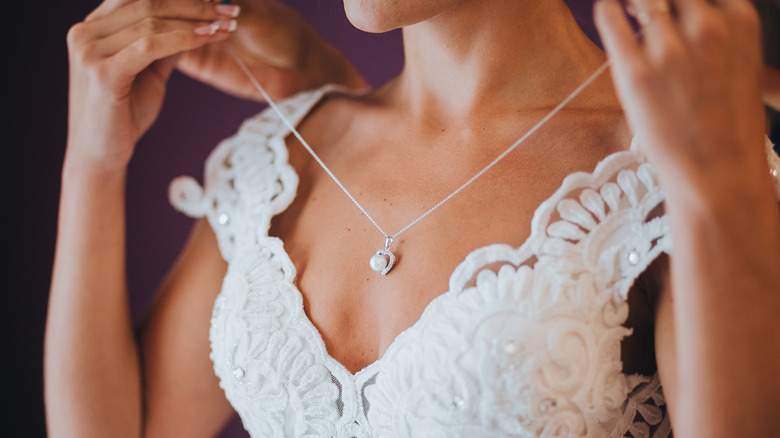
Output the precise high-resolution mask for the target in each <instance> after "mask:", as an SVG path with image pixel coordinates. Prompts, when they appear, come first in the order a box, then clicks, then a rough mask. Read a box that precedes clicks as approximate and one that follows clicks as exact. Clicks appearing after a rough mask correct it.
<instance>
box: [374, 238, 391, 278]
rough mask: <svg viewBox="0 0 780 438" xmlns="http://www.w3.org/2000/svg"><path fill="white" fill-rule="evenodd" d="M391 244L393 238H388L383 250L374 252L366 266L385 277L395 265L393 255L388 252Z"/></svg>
mask: <svg viewBox="0 0 780 438" xmlns="http://www.w3.org/2000/svg"><path fill="white" fill-rule="evenodd" d="M392 244H393V238H392V237H390V236H388V237H387V239H385V249H380V250H379V251H377V252H376V254H374V255H373V256H371V259H369V261H368V265H369V266H371V269H373V270H374V271H376V272H381V273H382V275H387V273H388V272H390V270H391V269H393V265H395V254H393V253H392V252H390V245H392Z"/></svg>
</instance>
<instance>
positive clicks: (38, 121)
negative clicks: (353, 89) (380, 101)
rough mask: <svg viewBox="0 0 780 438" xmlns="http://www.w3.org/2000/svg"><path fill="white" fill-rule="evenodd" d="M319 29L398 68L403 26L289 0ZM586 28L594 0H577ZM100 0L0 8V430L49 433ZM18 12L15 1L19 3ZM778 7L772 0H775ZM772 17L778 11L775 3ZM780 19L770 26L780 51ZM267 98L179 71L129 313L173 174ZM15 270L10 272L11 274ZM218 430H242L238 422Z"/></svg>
mask: <svg viewBox="0 0 780 438" xmlns="http://www.w3.org/2000/svg"><path fill="white" fill-rule="evenodd" d="M287 3H288V4H290V5H292V6H294V7H295V8H297V9H298V10H300V11H301V12H302V13H303V15H305V16H306V17H307V18H308V19H309V20H310V22H311V23H312V24H313V25H314V26H315V28H317V29H318V30H319V31H320V32H321V33H322V35H323V36H324V37H325V38H326V39H328V40H329V41H331V42H332V43H333V44H334V45H336V46H338V47H340V48H341V49H342V50H343V51H344V52H345V53H346V54H347V56H348V57H349V58H350V59H351V60H352V61H353V62H354V63H355V65H357V67H358V68H359V70H360V71H361V72H362V73H363V74H364V76H365V77H366V78H367V79H368V80H369V81H370V82H371V84H372V85H375V86H376V85H379V84H382V83H383V82H385V81H386V80H388V79H389V78H391V77H392V76H394V75H395V74H396V73H397V72H398V71H400V69H401V66H402V63H403V57H402V53H401V44H400V33H399V32H397V31H395V32H391V33H389V34H384V35H370V34H365V33H363V32H360V31H357V30H355V29H354V28H352V27H351V25H350V24H349V23H348V22H347V20H346V18H345V17H344V12H343V7H342V5H341V1H340V0H330V1H314V0H287ZM571 3H573V4H574V8H575V10H576V15H577V16H578V18H580V21H581V23H584V25H583V26H584V27H585V28H586V31H588V33H589V34H591V35H593V31H592V23H591V21H590V8H591V0H583V1H577V0H573V1H572V2H571ZM97 4H98V2H97V1H86V0H75V1H70V2H59V1H58V2H52V4H48V5H45V4H41V3H31V2H29V3H24V2H14V3H11V4H9V5H8V6H6V10H5V12H4V13H3V15H4V18H5V19H4V22H5V23H6V26H4V28H3V32H4V37H5V38H4V41H5V44H4V46H3V48H4V50H3V55H4V62H3V67H4V68H3V70H4V72H5V73H4V75H3V77H5V78H6V79H5V80H4V81H3V82H4V87H3V101H4V104H5V105H4V106H5V108H6V110H7V111H8V113H6V115H5V116H3V118H2V120H3V128H4V129H3V131H2V132H3V137H2V138H3V140H2V141H3V159H2V160H0V163H1V164H2V178H3V184H2V186H0V187H5V192H4V195H5V196H4V202H3V203H2V205H3V210H2V211H3V215H2V217H3V218H4V221H3V222H4V223H5V224H6V225H5V226H3V240H2V249H3V259H2V265H0V266H2V269H3V277H4V279H6V281H4V282H3V285H4V287H3V289H2V291H3V292H2V293H3V295H4V297H5V298H6V302H7V304H6V306H5V308H4V310H5V313H6V316H5V317H3V318H2V321H3V328H2V333H3V350H2V351H3V360H2V363H3V374H2V376H3V380H4V382H3V383H4V385H3V389H2V390H1V391H0V392H2V394H3V398H4V399H5V400H4V403H3V405H4V406H5V408H4V418H5V419H6V420H5V421H4V424H3V425H2V426H0V434H2V435H4V436H24V437H38V436H41V437H42V436H45V426H44V414H43V397H42V391H43V389H42V378H41V375H42V356H43V354H42V351H43V348H42V345H43V328H44V322H45V314H46V300H47V295H48V288H49V281H50V272H51V265H52V259H53V251H54V240H55V233H56V215H57V202H58V195H59V177H60V167H61V165H62V157H63V154H64V147H65V138H66V117H67V53H66V47H65V34H66V32H67V29H68V28H69V27H70V26H71V25H72V24H73V23H76V22H77V21H80V20H82V19H83V17H84V16H86V14H87V13H88V12H89V11H90V10H92V9H94V7H96V6H97ZM21 7H23V8H24V9H22V10H14V9H13V8H21ZM772 7H773V8H774V6H772ZM771 12H772V14H774V17H775V18H774V20H775V21H774V23H777V15H778V13H777V10H776V9H773V10H772V11H771ZM776 26H777V24H774V27H773V28H772V33H773V36H771V37H769V39H768V41H773V44H774V46H773V47H774V48H772V49H771V50H772V52H771V55H770V58H774V59H775V62H776V61H777V58H780V54H779V53H778V52H777V42H778V40H780V38H778V36H777V27H776ZM261 108H262V106H261V105H260V104H258V103H254V102H246V101H241V100H236V99H233V98H230V97H228V96H225V95H224V94H221V93H220V92H217V91H214V90H212V89H209V88H208V87H205V86H203V85H201V84H199V83H196V82H194V81H192V80H190V79H188V78H186V77H184V76H183V75H180V74H177V73H175V74H174V77H173V78H172V79H171V82H170V85H169V88H168V96H167V98H166V102H165V105H164V108H163V111H162V114H161V115H160V118H159V120H158V123H157V124H156V125H155V126H154V127H153V128H152V129H151V130H150V131H149V133H147V135H146V136H145V137H144V138H143V139H142V141H141V144H140V145H139V147H138V152H137V153H136V155H135V157H134V158H133V161H132V163H131V166H130V176H129V182H128V187H129V188H128V274H129V282H130V284H129V286H130V291H131V301H132V309H133V315H134V318H135V319H136V320H137V319H138V318H139V317H140V315H142V314H143V312H144V309H145V308H146V306H147V305H148V303H149V301H150V299H151V297H152V295H153V293H154V291H155V290H156V288H157V285H158V284H159V282H160V280H161V278H162V276H163V275H164V274H165V272H166V271H167V269H168V267H169V266H170V265H171V263H172V261H173V259H174V258H175V256H176V255H177V253H178V251H179V250H180V248H181V246H182V244H183V242H184V240H185V238H186V236H187V234H188V232H189V229H190V227H191V224H192V221H191V220H190V219H188V218H186V217H184V216H183V215H181V214H179V213H177V212H175V211H174V210H173V209H172V208H171V207H170V206H169V204H168V201H167V187H168V183H169V182H170V180H171V179H172V178H174V177H176V176H179V175H193V176H196V177H198V178H200V176H201V174H202V169H203V161H204V159H205V158H206V156H207V154H208V153H209V151H210V150H211V149H212V148H213V147H214V146H215V145H216V143H217V142H218V141H219V140H220V139H222V138H224V137H226V136H228V135H230V134H231V133H233V132H234V131H235V129H236V128H237V127H238V126H239V123H240V122H241V121H242V120H243V119H244V118H246V117H247V116H250V115H252V114H254V113H256V112H257V111H259V110H260V109H261ZM8 278H10V281H8V280H7V279H8ZM221 436H223V437H241V436H246V433H245V432H243V429H242V428H241V426H240V423H238V422H236V421H234V422H232V423H231V424H230V425H229V426H228V428H227V429H226V430H225V432H224V433H223V435H221Z"/></svg>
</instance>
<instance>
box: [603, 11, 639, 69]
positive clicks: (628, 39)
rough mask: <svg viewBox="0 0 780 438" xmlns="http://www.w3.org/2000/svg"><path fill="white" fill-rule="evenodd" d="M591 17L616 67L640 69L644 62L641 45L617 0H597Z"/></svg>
mask: <svg viewBox="0 0 780 438" xmlns="http://www.w3.org/2000/svg"><path fill="white" fill-rule="evenodd" d="M593 14H594V15H593V18H594V20H595V24H596V29H597V30H598V32H599V36H600V37H601V41H602V42H603V43H604V49H605V50H606V51H607V54H608V55H609V58H610V60H611V62H612V64H613V66H616V67H618V68H621V69H624V68H626V67H630V68H631V69H632V70H634V69H642V68H643V66H644V63H645V60H644V57H643V55H642V47H641V45H640V43H639V41H637V39H636V36H635V35H634V30H633V29H632V28H631V25H630V24H629V22H628V19H627V18H626V15H625V13H624V11H623V7H622V6H621V5H620V3H618V2H617V0H598V1H597V2H596V3H595V5H594V9H593Z"/></svg>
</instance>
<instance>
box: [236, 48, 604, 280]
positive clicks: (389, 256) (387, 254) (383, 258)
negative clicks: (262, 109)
mask: <svg viewBox="0 0 780 438" xmlns="http://www.w3.org/2000/svg"><path fill="white" fill-rule="evenodd" d="M227 47H228V50H229V51H230V54H231V55H232V56H233V58H234V59H235V60H236V62H237V63H238V66H239V67H241V70H243V71H244V73H245V74H246V76H247V77H248V78H249V80H250V81H251V82H252V84H253V85H254V86H255V88H257V90H258V91H259V92H260V94H262V95H263V98H265V101H266V102H268V105H269V106H270V107H271V108H273V110H274V111H276V113H277V114H278V115H279V118H280V119H281V120H282V122H283V123H284V124H285V125H286V126H287V128H288V129H289V130H290V132H291V133H292V134H293V135H295V138H297V139H298V141H300V142H301V144H302V145H303V147H304V148H306V150H307V151H308V152H309V154H310V155H311V156H312V158H314V160H315V161H316V162H317V164H319V165H320V167H322V170H324V171H325V173H327V174H328V176H330V178H331V179H332V180H333V182H335V183H336V185H338V186H339V188H340V189H341V191H343V192H344V194H345V195H347V197H348V198H349V199H350V200H351V201H352V203H353V204H355V206H356V207H357V208H358V209H360V211H361V212H362V213H363V215H364V216H365V217H367V218H368V220H369V221H371V223H372V224H374V226H375V227H376V228H377V229H378V230H379V232H380V233H382V235H383V236H385V249H380V250H379V251H377V252H376V254H375V255H374V256H373V257H371V259H370V261H369V265H370V266H371V269H373V270H374V271H377V272H381V273H382V275H385V274H387V273H388V272H389V271H390V269H391V268H392V267H393V265H394V264H395V261H396V256H395V254H393V253H392V252H391V251H390V245H392V244H393V241H394V240H395V238H396V237H398V236H399V235H400V234H401V233H403V232H404V231H406V230H408V229H409V228H411V227H413V226H414V225H415V224H417V222H420V221H421V220H423V219H424V218H426V217H427V216H428V215H429V214H431V213H433V212H434V211H436V209H437V208H439V207H441V206H442V205H444V203H446V202H447V201H449V200H450V199H452V198H453V197H454V196H455V195H457V194H458V193H460V192H461V191H463V189H465V188H466V187H468V186H469V185H471V183H473V182H474V181H476V179H477V178H479V177H480V176H482V175H483V174H484V173H485V172H487V171H488V170H490V169H491V168H492V167H493V166H495V165H496V164H497V163H498V162H499V161H501V160H502V159H504V157H506V156H507V155H509V154H510V153H511V152H512V151H513V150H515V149H516V148H517V147H518V146H520V144H522V143H523V142H524V141H525V140H526V139H528V137H530V136H531V135H533V134H534V133H535V132H536V131H537V130H538V129H539V128H541V127H542V125H544V124H545V123H547V121H548V120H550V119H551V118H552V117H553V116H555V115H556V114H557V113H558V112H559V111H560V110H561V109H562V108H563V107H565V106H566V105H567V104H568V103H569V102H571V101H572V99H574V98H575V97H576V96H577V95H578V94H580V92H582V90H584V89H585V88H586V87H587V86H588V85H590V84H591V82H593V81H594V80H595V79H596V78H597V77H599V75H601V73H603V72H604V70H606V69H607V68H608V67H609V64H610V61H609V60H607V61H606V62H604V64H602V65H601V66H600V67H599V68H598V69H596V71H595V72H593V73H592V74H591V75H590V76H588V78H587V79H585V81H583V82H582V83H581V84H580V85H579V86H578V87H577V88H576V89H575V90H574V91H573V92H572V93H571V94H569V95H568V96H567V97H566V98H565V99H563V101H562V102H561V103H559V104H558V106H556V107H555V108H553V109H552V111H550V112H549V113H547V115H546V116H544V117H543V118H542V119H541V120H539V121H538V122H537V123H536V124H535V125H534V126H533V127H531V129H529V130H528V131H527V132H526V133H525V134H523V136H522V137H520V138H518V139H517V141H515V142H514V143H512V145H511V146H509V147H508V148H507V149H506V150H505V151H504V152H502V153H501V154H499V155H498V156H497V157H496V158H494V159H493V161H491V162H490V163H488V164H487V165H486V166H485V167H483V168H482V170H480V171H479V172H477V173H476V174H474V176H472V177H471V178H469V179H468V180H467V181H466V182H464V183H463V184H462V185H461V186H460V187H458V188H457V189H455V191H453V192H452V193H450V194H449V195H447V196H446V197H444V199H442V200H441V201H439V202H438V203H437V204H436V205H434V206H433V207H431V208H430V209H429V210H428V211H426V212H425V213H423V214H422V215H420V216H419V217H418V218H416V219H415V220H413V221H411V222H409V224H408V225H406V226H405V227H403V228H401V229H400V230H398V232H396V233H395V234H392V235H391V234H388V233H387V232H386V231H385V230H384V229H382V227H381V226H380V225H379V224H378V223H377V221H376V220H374V218H373V217H371V215H370V214H368V212H367V211H366V209H365V208H363V206H362V205H360V203H359V202H358V201H357V199H355V197H354V196H352V193H350V192H349V190H347V188H346V187H344V184H342V183H341V181H339V179H338V178H336V175H334V174H333V172H332V171H331V170H330V169H329V168H328V166H326V165H325V163H324V162H323V161H322V159H321V158H320V157H319V155H317V153H316V152H314V149H312V148H311V146H309V143H307V142H306V140H304V139H303V137H302V136H301V134H300V133H299V132H298V130H297V129H295V126H293V124H292V123H290V120H288V119H287V117H285V115H284V113H283V112H282V110H280V109H279V107H278V106H277V105H276V102H274V100H273V99H271V96H269V95H268V93H267V92H266V91H265V89H264V88H263V86H262V85H260V83H259V82H258V81H257V79H255V77H254V75H253V74H252V72H251V71H249V68H248V67H247V66H246V64H244V61H242V60H241V57H239V56H238V54H237V53H236V52H235V50H233V47H232V46H230V45H228V46H227Z"/></svg>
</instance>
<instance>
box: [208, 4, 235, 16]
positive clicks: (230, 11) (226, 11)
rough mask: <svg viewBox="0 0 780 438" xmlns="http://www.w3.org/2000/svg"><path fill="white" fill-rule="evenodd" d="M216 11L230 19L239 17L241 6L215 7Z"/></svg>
mask: <svg viewBox="0 0 780 438" xmlns="http://www.w3.org/2000/svg"><path fill="white" fill-rule="evenodd" d="M214 10H216V11H217V13H218V14H221V15H228V16H230V17H238V14H239V13H241V6H239V5H215V6H214Z"/></svg>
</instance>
